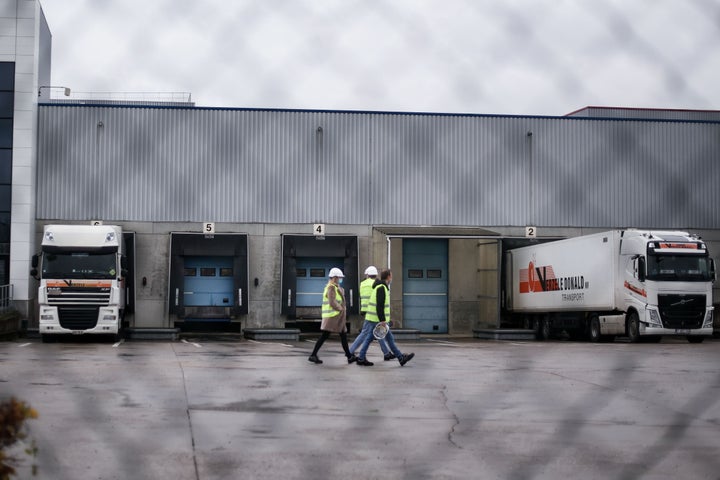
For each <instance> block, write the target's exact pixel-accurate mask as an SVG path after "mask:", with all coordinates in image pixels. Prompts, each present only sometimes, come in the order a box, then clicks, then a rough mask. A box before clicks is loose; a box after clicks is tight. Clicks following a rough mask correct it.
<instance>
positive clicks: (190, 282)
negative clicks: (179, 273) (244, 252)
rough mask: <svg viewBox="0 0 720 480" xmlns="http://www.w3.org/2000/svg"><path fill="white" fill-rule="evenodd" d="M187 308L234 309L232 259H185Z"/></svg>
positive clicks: (184, 273) (185, 302)
mask: <svg viewBox="0 0 720 480" xmlns="http://www.w3.org/2000/svg"><path fill="white" fill-rule="evenodd" d="M183 275H184V277H185V291H184V292H183V295H184V296H185V298H184V300H185V301H184V304H185V306H186V307H232V306H234V305H235V301H234V295H233V259H232V257H185V259H184V270H183Z"/></svg>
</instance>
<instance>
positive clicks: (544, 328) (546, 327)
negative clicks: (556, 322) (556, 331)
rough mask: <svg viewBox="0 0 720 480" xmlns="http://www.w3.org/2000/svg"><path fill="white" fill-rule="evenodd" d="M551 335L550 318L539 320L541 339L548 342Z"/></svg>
mask: <svg viewBox="0 0 720 480" xmlns="http://www.w3.org/2000/svg"><path fill="white" fill-rule="evenodd" d="M551 335H552V321H551V320H550V317H547V316H545V317H543V318H542V320H540V337H542V339H543V340H550V337H551Z"/></svg>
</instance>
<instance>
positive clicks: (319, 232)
mask: <svg viewBox="0 0 720 480" xmlns="http://www.w3.org/2000/svg"><path fill="white" fill-rule="evenodd" d="M313 235H315V236H317V237H322V236H324V235H325V224H324V223H315V224H313Z"/></svg>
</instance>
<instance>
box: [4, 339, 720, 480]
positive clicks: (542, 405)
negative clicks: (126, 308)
mask: <svg viewBox="0 0 720 480" xmlns="http://www.w3.org/2000/svg"><path fill="white" fill-rule="evenodd" d="M76 340H77V339H69V340H68V341H65V342H61V343H53V344H42V343H40V342H39V341H37V340H23V339H20V340H16V341H10V342H0V396H3V397H6V396H8V395H14V396H17V397H19V398H21V399H23V400H25V401H27V402H28V403H30V404H31V405H32V406H33V407H34V408H35V409H36V410H37V411H38V412H39V415H40V416H39V418H38V419H37V420H32V421H30V422H29V426H30V434H31V437H32V438H34V439H35V441H36V443H37V446H38V448H39V453H38V456H37V458H36V459H35V463H36V464H37V466H38V470H39V471H38V475H37V477H35V478H38V479H42V478H49V479H164V478H168V479H189V480H191V479H202V480H209V479H235V478H237V479H255V478H263V479H264V478H267V479H367V478H378V479H385V478H387V479H436V478H502V479H505V478H509V479H536V478H537V479H557V478H563V477H564V478H583V479H593V478H598V479H600V478H603V479H604V478H618V479H636V478H648V479H656V478H657V479H677V478H683V479H694V478H698V479H701V478H702V479H705V478H709V479H718V478H720V400H719V399H718V396H719V394H720V341H718V340H712V341H706V342H705V343H703V344H700V345H690V344H688V343H687V342H685V341H683V340H674V339H673V340H667V339H666V340H663V343H660V344H629V343H620V342H616V343H613V344H588V343H574V342H569V341H551V342H503V341H500V342H497V341H483V340H476V339H471V338H456V337H429V338H424V339H422V340H419V341H412V342H399V346H400V348H401V350H403V352H410V351H412V352H415V354H416V356H415V358H414V359H413V360H412V361H411V362H410V363H408V364H407V365H406V366H404V367H400V366H399V364H398V363H397V361H390V362H384V361H382V358H381V355H380V352H379V349H378V348H377V346H373V347H371V350H370V354H369V355H368V358H369V359H370V360H373V361H375V362H376V364H375V366H373V367H359V366H356V365H348V364H347V362H346V360H345V357H344V356H343V355H342V353H341V349H340V344H339V342H338V341H337V339H335V338H331V339H330V340H329V341H328V342H327V343H326V344H325V346H324V347H323V349H322V350H321V352H320V357H321V358H322V359H323V360H324V361H325V363H324V364H323V365H314V364H311V363H309V362H308V361H307V357H308V355H309V353H310V350H311V348H312V346H313V343H314V342H313V340H312V339H309V340H303V341H300V342H282V341H276V342H271V341H267V342H253V341H248V340H237V339H235V338H223V337H214V338H203V337H194V338H191V339H186V340H184V341H181V342H123V343H119V344H113V343H102V342H100V343H97V342H94V341H87V340H85V341H82V342H77V341H76ZM16 450H17V449H16ZM18 456H19V458H24V459H25V460H24V463H23V464H22V465H21V466H20V469H19V475H18V478H26V477H27V476H29V468H30V465H31V464H32V461H31V460H28V459H27V457H24V456H23V455H22V454H21V452H20V454H19V455H18Z"/></svg>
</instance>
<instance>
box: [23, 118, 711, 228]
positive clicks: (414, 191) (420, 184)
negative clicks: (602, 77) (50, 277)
mask: <svg viewBox="0 0 720 480" xmlns="http://www.w3.org/2000/svg"><path fill="white" fill-rule="evenodd" d="M39 121H40V128H39V149H38V203H37V217H38V218H40V219H66V220H88V219H92V218H100V219H106V220H117V221H192V222H201V221H205V220H208V221H210V220H212V221H216V222H238V223H246V222H261V223H313V222H325V223H342V224H361V225H365V224H378V225H380V224H386V225H390V224H396V225H462V226H465V225H468V226H474V225H481V226H513V225H516V226H522V225H527V224H536V225H544V226H580V227H619V226H637V227H663V228H669V227H680V228H691V227H692V228H719V227H720V209H718V208H715V207H714V205H715V201H714V200H715V199H716V198H717V190H718V179H720V162H719V161H718V158H719V157H720V123H684V122H650V121H634V120H627V121H617V120H588V119H578V118H574V119H573V118H567V117H565V118H562V117H560V118H557V117H497V116H452V115H418V114H382V113H344V112H316V111H258V110H222V109H201V108H198V109H173V108H140V107H129V108H117V107H107V106H106V107H100V106H95V107H93V106H60V105H44V106H41V107H40V120H39Z"/></svg>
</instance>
